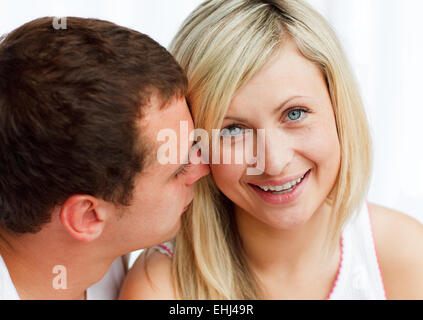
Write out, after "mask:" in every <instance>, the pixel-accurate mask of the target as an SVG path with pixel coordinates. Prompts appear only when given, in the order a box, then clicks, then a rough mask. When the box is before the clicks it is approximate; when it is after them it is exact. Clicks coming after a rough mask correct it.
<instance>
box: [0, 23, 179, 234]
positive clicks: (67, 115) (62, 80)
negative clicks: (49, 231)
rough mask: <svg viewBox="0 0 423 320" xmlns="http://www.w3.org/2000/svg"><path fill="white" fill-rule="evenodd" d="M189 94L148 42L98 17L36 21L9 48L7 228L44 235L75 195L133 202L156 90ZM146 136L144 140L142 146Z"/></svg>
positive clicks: (2, 81)
mask: <svg viewBox="0 0 423 320" xmlns="http://www.w3.org/2000/svg"><path fill="white" fill-rule="evenodd" d="M185 90H186V78H185V75H184V73H183V71H182V69H181V68H180V66H179V65H178V64H177V62H176V61H175V60H174V59H173V57H172V56H171V55H170V54H169V53H168V52H167V51H166V50H165V49H164V48H163V47H162V46H160V45H159V44H158V43H157V42H155V41H153V40H152V39H151V38H149V37H148V36H146V35H144V34H141V33H139V32H136V31H134V30H130V29H127V28H124V27H120V26H118V25H115V24H113V23H110V22H107V21H101V20H95V19H83V18H69V17H68V18H67V20H66V28H65V29H55V28H54V26H53V18H41V19H37V20H34V21H31V22H29V23H27V24H25V25H23V26H21V27H20V28H18V29H16V30H14V31H13V32H11V33H10V34H9V35H7V36H6V37H4V38H3V40H2V41H1V42H0V224H1V225H2V226H3V227H5V228H7V229H9V230H11V231H13V232H17V233H25V232H37V231H38V230H40V228H41V227H42V225H43V224H45V223H46V222H48V221H49V220H50V216H51V210H52V209H53V207H54V206H55V205H60V204H61V203H63V202H64V201H65V200H66V199H67V198H68V197H69V196H71V195H73V194H89V195H92V196H95V197H99V198H102V199H104V200H106V201H111V202H113V203H116V204H121V205H128V204H129V203H130V200H131V197H132V189H133V185H134V176H135V175H136V174H137V173H138V172H140V171H141V170H142V169H143V166H144V165H145V159H146V156H147V154H146V153H147V152H148V150H149V148H147V145H148V143H147V142H146V141H143V139H142V132H141V134H140V130H141V129H140V126H139V125H138V124H137V123H138V122H137V121H138V120H139V119H141V118H142V116H143V114H144V113H145V111H146V108H147V106H148V105H149V98H150V96H151V94H152V93H153V92H158V94H159V96H160V97H161V99H162V102H163V104H164V105H165V103H166V102H167V101H168V100H169V99H171V98H172V97H175V96H178V95H180V96H183V95H184V94H185ZM140 137H141V140H140Z"/></svg>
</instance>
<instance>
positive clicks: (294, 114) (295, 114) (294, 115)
mask: <svg viewBox="0 0 423 320" xmlns="http://www.w3.org/2000/svg"><path fill="white" fill-rule="evenodd" d="M307 112H308V111H307V110H305V109H294V110H291V111H289V112H288V114H287V116H288V118H289V119H290V120H292V121H297V120H298V119H300V118H301V116H302V114H303V113H307Z"/></svg>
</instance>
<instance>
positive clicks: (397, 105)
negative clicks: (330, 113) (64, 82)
mask: <svg viewBox="0 0 423 320" xmlns="http://www.w3.org/2000/svg"><path fill="white" fill-rule="evenodd" d="M308 1H309V2H310V3H311V4H312V5H313V6H314V7H315V8H316V9H318V10H319V11H320V12H321V13H322V14H323V15H324V16H325V17H326V18H327V19H328V20H329V21H330V22H331V24H332V25H333V27H334V28H335V30H336V31H337V33H338V36H339V37H340V39H341V42H342V44H343V46H344V48H345V50H346V52H347V55H348V57H349V58H350V62H351V64H352V66H353V69H354V72H355V74H356V77H357V79H358V82H359V84H360V88H361V91H362V95H363V98H364V101H365V105H366V110H367V114H368V117H369V120H370V124H371V128H372V135H373V139H374V147H375V162H374V171H373V177H372V183H371V189H370V193H369V196H368V200H369V201H370V202H375V203H378V204H381V205H385V206H388V207H392V208H395V209H397V210H400V211H402V212H404V213H406V214H409V215H411V216H413V217H415V218H416V219H418V220H420V221H421V222H422V223H423V141H422V140H423V122H422V119H423V103H422V93H423V80H422V75H423V19H422V17H421V12H422V11H423V1H421V0H308ZM199 3H201V1H200V0H154V1H150V0H141V1H140V0H138V1H135V0H119V1H114V0H107V1H105V0H102V1H98V0H97V1H93V0H90V1H86V0H84V1H82V0H73V1H72V2H71V1H63V0H54V1H53V0H49V1H47V0H44V1H42V0H39V1H30V0H14V1H10V0H2V2H1V11H0V34H4V33H7V32H10V31H11V30H13V29H14V28H16V27H18V26H20V25H22V24H23V23H25V22H28V21H30V20H32V19H35V18H38V17H42V16H81V17H91V18H100V19H105V20H110V21H113V22H115V23H117V24H120V25H123V26H126V27H130V28H133V29H136V30H138V31H140V32H143V33H146V34H148V35H150V36H151V37H152V38H153V39H155V40H156V41H158V42H159V43H161V44H162V45H164V46H167V45H168V44H169V43H170V40H171V39H172V37H173V35H174V34H175V33H176V31H177V29H178V27H179V26H180V24H181V23H182V22H183V20H184V18H185V17H186V16H187V15H188V14H189V12H191V11H192V10H193V9H194V8H195V7H196V6H197V5H198V4H199Z"/></svg>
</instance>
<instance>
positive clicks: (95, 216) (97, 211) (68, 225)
mask: <svg viewBox="0 0 423 320" xmlns="http://www.w3.org/2000/svg"><path fill="white" fill-rule="evenodd" d="M59 215H60V221H61V222H62V224H63V226H64V227H65V229H66V231H67V232H68V233H69V234H70V235H71V236H72V237H74V238H75V239H77V240H80V241H84V242H90V241H93V240H95V239H97V238H98V237H99V236H100V235H101V233H102V232H103V229H104V226H105V218H106V213H105V211H104V208H102V207H101V201H100V200H99V199H97V198H95V197H92V196H89V195H74V196H71V197H70V198H68V199H67V200H66V201H65V203H64V204H63V205H62V207H61V209H60V214H59Z"/></svg>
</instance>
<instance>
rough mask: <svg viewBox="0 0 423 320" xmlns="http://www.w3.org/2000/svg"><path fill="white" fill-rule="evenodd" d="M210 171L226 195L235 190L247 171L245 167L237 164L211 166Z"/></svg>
mask: <svg viewBox="0 0 423 320" xmlns="http://www.w3.org/2000/svg"><path fill="white" fill-rule="evenodd" d="M210 169H211V174H212V176H213V179H214V181H215V182H216V185H217V187H218V188H219V189H220V190H221V191H222V192H223V193H225V194H226V193H227V191H229V192H230V191H231V190H233V189H234V186H236V185H237V184H238V183H239V181H240V179H241V178H242V176H243V172H244V170H245V168H244V166H243V165H236V164H211V165H210ZM227 196H228V195H227Z"/></svg>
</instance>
